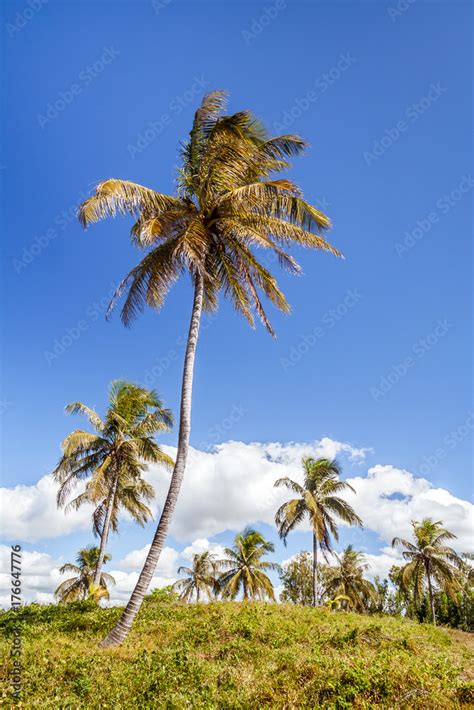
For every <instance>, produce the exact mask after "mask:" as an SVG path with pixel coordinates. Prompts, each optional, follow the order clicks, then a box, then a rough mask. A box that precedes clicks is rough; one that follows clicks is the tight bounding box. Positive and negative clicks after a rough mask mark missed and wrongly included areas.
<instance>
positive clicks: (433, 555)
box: [392, 518, 462, 624]
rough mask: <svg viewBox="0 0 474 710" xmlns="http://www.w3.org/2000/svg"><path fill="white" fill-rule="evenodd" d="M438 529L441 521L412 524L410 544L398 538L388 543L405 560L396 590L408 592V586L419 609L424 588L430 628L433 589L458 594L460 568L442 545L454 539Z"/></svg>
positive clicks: (453, 554)
mask: <svg viewBox="0 0 474 710" xmlns="http://www.w3.org/2000/svg"><path fill="white" fill-rule="evenodd" d="M441 526H442V523H441V521H437V522H435V521H434V520H432V518H424V520H422V521H421V522H416V521H413V522H412V528H413V537H414V540H415V541H414V543H413V542H410V540H404V539H403V538H399V537H394V538H393V540H392V547H400V548H402V549H403V553H402V554H403V557H404V559H405V560H407V564H406V565H404V566H403V567H402V568H401V570H400V586H401V588H402V589H403V590H409V589H410V585H412V589H413V595H414V601H415V603H416V604H418V606H420V604H421V603H422V601H423V596H424V591H425V584H426V585H427V588H428V599H429V607H430V615H431V620H432V622H433V624H435V623H436V612H435V591H436V588H438V589H440V590H442V591H444V592H446V593H447V594H448V595H449V596H450V597H451V598H453V597H454V596H455V593H456V592H457V591H458V590H459V570H460V569H461V567H462V559H461V558H460V557H459V555H458V554H457V553H456V552H455V551H454V550H453V549H452V548H451V547H448V546H447V545H446V544H445V543H446V541H447V540H453V539H455V537H456V535H454V533H452V532H449V530H446V529H445V528H443V527H441Z"/></svg>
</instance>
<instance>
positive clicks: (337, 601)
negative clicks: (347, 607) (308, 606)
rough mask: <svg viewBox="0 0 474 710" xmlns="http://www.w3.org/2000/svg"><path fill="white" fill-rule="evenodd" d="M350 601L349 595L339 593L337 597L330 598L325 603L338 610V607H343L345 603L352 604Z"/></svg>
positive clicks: (331, 608)
mask: <svg viewBox="0 0 474 710" xmlns="http://www.w3.org/2000/svg"><path fill="white" fill-rule="evenodd" d="M350 601H351V600H350V599H349V597H348V596H346V595H345V594H337V595H336V596H335V597H333V598H332V599H328V600H327V601H326V602H324V603H325V604H326V606H327V607H328V609H330V610H331V611H337V610H338V609H341V607H342V605H343V604H350Z"/></svg>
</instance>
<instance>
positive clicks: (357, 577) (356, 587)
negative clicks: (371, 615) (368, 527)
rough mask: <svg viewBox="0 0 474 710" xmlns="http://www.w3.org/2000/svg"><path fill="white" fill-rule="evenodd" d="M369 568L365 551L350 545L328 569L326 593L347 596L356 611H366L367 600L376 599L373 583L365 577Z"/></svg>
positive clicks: (333, 595)
mask: <svg viewBox="0 0 474 710" xmlns="http://www.w3.org/2000/svg"><path fill="white" fill-rule="evenodd" d="M368 569H369V565H368V564H367V563H366V562H365V558H364V555H363V553H362V552H359V551H357V550H354V549H353V547H352V545H349V546H348V547H346V549H345V550H344V551H343V553H342V555H338V556H337V562H336V564H335V565H334V567H329V568H328V570H327V580H326V584H325V592H326V594H329V595H331V596H332V597H345V598H346V602H347V604H348V606H350V607H352V608H353V609H355V610H356V611H364V609H365V608H366V606H367V602H368V601H369V600H370V599H375V590H374V587H373V585H372V584H371V583H370V582H369V581H368V580H367V579H364V572H366V571H367V570H368Z"/></svg>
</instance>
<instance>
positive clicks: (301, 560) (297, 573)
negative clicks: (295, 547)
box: [280, 552, 313, 606]
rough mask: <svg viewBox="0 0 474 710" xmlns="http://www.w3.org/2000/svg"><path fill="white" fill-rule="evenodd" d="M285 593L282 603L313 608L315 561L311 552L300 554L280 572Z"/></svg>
mask: <svg viewBox="0 0 474 710" xmlns="http://www.w3.org/2000/svg"><path fill="white" fill-rule="evenodd" d="M280 580H281V583H282V585H283V591H282V593H281V594H280V601H282V602H291V603H292V604H303V605H305V606H311V604H312V603H313V561H312V558H311V555H310V553H309V552H300V553H299V554H298V555H296V557H295V558H294V559H292V560H291V561H290V562H288V564H286V565H284V566H283V567H282V569H281V571H280Z"/></svg>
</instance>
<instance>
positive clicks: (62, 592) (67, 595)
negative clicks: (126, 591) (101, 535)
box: [54, 545, 115, 604]
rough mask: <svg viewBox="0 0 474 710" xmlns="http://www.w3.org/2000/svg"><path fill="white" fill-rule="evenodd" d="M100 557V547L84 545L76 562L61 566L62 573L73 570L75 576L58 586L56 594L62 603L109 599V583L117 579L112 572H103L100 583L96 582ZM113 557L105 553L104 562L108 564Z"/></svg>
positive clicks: (113, 582) (97, 601)
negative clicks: (95, 576) (96, 571)
mask: <svg viewBox="0 0 474 710" xmlns="http://www.w3.org/2000/svg"><path fill="white" fill-rule="evenodd" d="M98 559H99V548H98V547H93V546H92V545H90V546H89V547H84V548H83V549H82V550H79V553H78V555H77V557H76V564H75V565H74V564H71V563H67V564H65V565H63V566H62V567H60V569H59V571H60V573H61V574H65V573H66V572H72V573H73V574H74V575H75V576H74V577H70V578H69V579H66V580H64V582H61V584H60V585H59V586H58V588H57V589H56V591H55V592H54V595H55V597H56V599H57V600H58V601H59V603H60V604H67V603H69V602H75V601H80V600H81V599H93V600H94V601H95V602H96V603H97V604H98V603H99V601H100V599H102V598H105V599H109V590H108V585H109V584H115V579H114V578H113V577H112V575H111V574H107V573H106V572H102V573H101V575H100V578H99V582H98V584H95V583H94V575H95V570H96V569H97V561H98ZM110 559H112V558H111V556H110V555H108V554H105V555H104V559H103V563H104V564H106V563H107V562H108V561H109V560H110Z"/></svg>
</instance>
